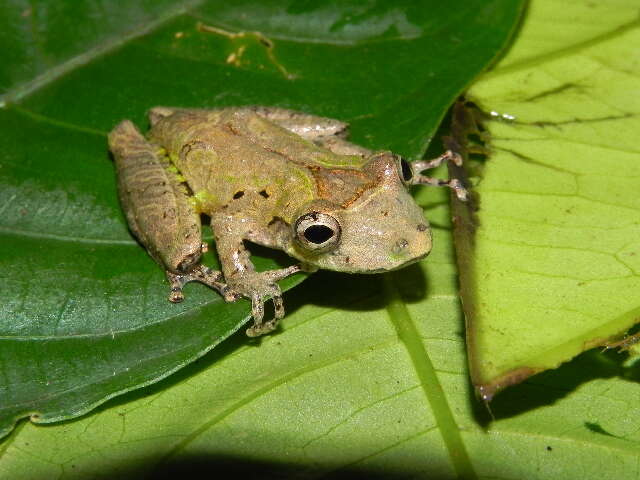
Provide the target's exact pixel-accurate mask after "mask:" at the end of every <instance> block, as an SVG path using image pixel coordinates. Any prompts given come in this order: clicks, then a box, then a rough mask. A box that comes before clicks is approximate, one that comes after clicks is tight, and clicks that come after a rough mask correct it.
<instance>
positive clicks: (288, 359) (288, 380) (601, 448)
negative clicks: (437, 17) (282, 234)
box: [0, 0, 640, 480]
mask: <svg viewBox="0 0 640 480" xmlns="http://www.w3.org/2000/svg"><path fill="white" fill-rule="evenodd" d="M540 1H541V0H538V2H540ZM304 3H306V2H304ZM301 4H302V3H301ZM448 5H449V7H450V8H451V11H452V12H454V13H458V10H456V8H455V7H451V5H450V3H449V4H448ZM543 5H547V6H548V7H549V8H552V9H553V15H552V18H551V19H552V20H554V19H558V18H561V17H562V16H566V17H568V18H579V17H578V16H577V15H576V10H575V8H576V7H580V5H581V4H576V5H567V3H566V2H553V0H548V2H547V3H544V4H543ZM585 5H587V3H586V2H585ZM588 5H589V6H590V11H591V13H590V14H588V15H585V16H583V17H582V18H581V22H582V23H587V24H589V25H591V26H592V28H593V29H594V30H593V31H592V32H590V33H589V32H587V33H588V34H587V35H586V36H584V37H581V38H580V39H579V40H582V41H583V42H584V43H587V44H588V43H591V41H593V42H596V41H597V40H598V38H599V37H600V34H601V33H603V32H606V31H608V30H611V29H612V28H613V27H612V26H611V25H609V26H607V25H605V24H603V22H602V21H601V17H602V12H601V11H600V10H598V8H595V7H597V5H598V4H597V3H594V2H589V3H588ZM538 6H539V3H537V4H536V3H534V4H533V5H532V6H531V8H530V10H529V15H528V16H527V18H526V20H525V23H524V26H523V27H524V29H523V31H524V36H523V37H521V38H520V39H519V40H517V42H516V44H515V45H514V48H513V50H512V53H511V55H519V53H518V52H523V51H524V52H531V51H532V49H533V45H534V44H539V43H540V42H536V41H534V40H531V35H535V32H536V30H539V29H543V28H544V26H545V24H546V23H549V22H550V21H551V20H549V19H548V18H544V17H543V18H541V17H540V15H541V12H540V9H539V8H537V7H538ZM569 7H571V8H569ZM609 8H610V9H611V10H613V8H612V7H609ZM574 22H575V20H574ZM283 23H286V22H283ZM624 23H625V22H624V21H622V22H620V24H621V25H622V24H624ZM465 28H467V25H465ZM567 30H569V33H570V32H571V29H569V27H568V26H567V25H566V24H565V25H564V28H559V29H558V31H557V32H554V35H552V36H547V37H546V38H545V42H548V43H545V45H546V48H547V52H548V53H549V54H550V55H552V56H553V55H559V53H557V52H558V51H559V52H562V51H563V49H558V48H557V47H555V48H554V41H555V40H556V39H557V38H558V37H560V36H561V35H564V34H567ZM624 48H625V45H618V46H617V47H616V48H614V49H612V50H611V55H610V56H609V59H610V58H617V56H618V55H621V53H620V52H622V51H624ZM614 54H615V55H614ZM511 58H513V57H511ZM629 58H632V56H629ZM508 60H509V57H507V58H506V59H505V61H508ZM476 96H477V97H478V95H476ZM479 100H480V101H482V97H480V98H479ZM483 104H484V105H485V106H487V107H490V108H493V105H492V104H491V103H490V102H486V101H485V102H484V103H483ZM507 113H509V112H507ZM418 195H419V201H420V203H421V204H422V205H423V206H424V207H425V209H426V213H427V215H428V217H429V218H430V220H432V221H433V223H434V225H435V226H436V228H435V232H434V233H435V250H434V252H433V254H432V256H431V257H430V258H429V259H427V260H426V261H425V262H423V263H422V264H420V265H419V266H415V267H412V268H409V269H406V270H403V271H401V272H397V273H396V274H394V275H393V276H392V277H391V278H389V279H388V280H386V281H385V280H383V277H360V276H354V277H350V276H345V275H336V274H331V273H326V272H324V273H320V274H318V275H316V276H314V277H313V278H311V279H309V280H308V281H307V282H305V284H304V285H303V286H301V287H299V288H297V289H295V290H293V291H291V292H290V294H289V296H288V306H289V308H290V310H291V312H290V315H289V317H288V318H287V320H286V321H285V322H284V324H283V331H284V332H283V334H281V335H273V336H269V337H266V338H264V339H263V340H262V342H261V345H260V346H259V347H255V346H251V345H249V344H247V342H246V339H245V338H244V337H242V336H241V335H236V336H234V337H232V338H231V339H229V340H228V341H227V342H225V343H224V344H222V345H221V346H220V347H218V348H217V349H215V350H214V351H213V352H211V353H210V354H209V355H207V356H205V357H203V358H202V359H200V360H199V361H198V362H197V363H196V364H191V365H189V366H187V367H186V368H184V369H182V370H181V371H180V372H178V373H177V374H175V375H173V376H171V377H169V378H168V379H166V380H164V381H162V382H160V383H158V384H156V385H154V386H150V387H147V388H145V389H142V390H140V391H138V392H132V393H128V394H126V395H125V396H123V397H121V398H120V399H117V400H115V401H114V400H112V401H111V402H109V403H108V404H105V405H104V406H102V407H100V408H99V409H98V410H97V411H96V412H95V413H94V414H92V415H90V416H86V417H84V418H81V419H79V420H75V421H71V422H66V423H64V424H59V425H54V426H42V425H33V424H31V423H26V422H25V423H22V424H21V426H20V427H19V428H18V429H16V431H15V432H14V433H13V434H12V435H11V436H10V437H8V439H7V440H6V441H5V442H4V443H3V444H2V447H1V450H0V453H1V454H2V456H1V457H0V476H3V477H6V478H16V479H26V478H29V479H34V478H36V479H39V478H51V477H56V478H63V479H64V478H123V477H126V476H130V477H132V478H140V477H142V476H143V474H150V472H155V478H174V477H178V476H179V475H183V476H184V477H186V478H189V477H190V475H189V473H190V472H193V471H194V470H196V469H197V468H204V469H206V473H207V475H210V476H214V475H216V474H220V472H221V471H223V470H226V473H227V474H229V472H228V471H229V470H230V469H231V468H233V469H235V472H236V473H237V474H238V475H244V476H247V474H252V475H253V476H254V477H262V478H292V477H294V478H299V477H321V476H324V477H329V478H352V477H354V476H357V475H360V476H361V477H365V476H366V477H367V478H370V477H373V478H376V476H378V477H383V478H389V477H390V478H396V477H411V478H429V479H432V478H436V479H444V478H455V477H456V476H462V475H463V474H465V475H466V476H467V478H473V477H475V476H477V477H480V478H486V479H496V478H500V479H514V480H515V479H523V478H526V479H550V480H551V479H553V480H556V479H580V480H583V479H587V480H590V479H594V480H596V479H597V480H601V479H603V478H619V479H627V478H629V479H631V478H636V479H637V478H638V462H639V454H638V452H639V450H640V448H639V443H640V433H639V429H638V427H637V424H638V422H637V418H638V417H639V414H640V411H639V408H640V407H639V406H638V398H640V385H639V384H638V383H637V379H638V377H639V375H638V371H637V367H636V368H635V369H634V368H633V367H626V366H624V365H623V363H622V360H623V359H624V358H623V357H621V356H612V355H601V354H599V353H598V352H594V351H591V352H588V353H586V354H583V355H581V356H580V357H578V358H577V359H576V360H574V361H572V362H570V363H568V364H565V365H563V366H561V367H560V368H559V369H557V370H555V371H551V372H545V373H542V374H540V375H537V376H535V377H533V378H531V379H530V380H528V381H527V382H525V383H523V384H521V385H518V386H515V387H513V388H511V389H509V390H507V391H506V392H504V393H503V394H501V395H499V396H498V397H497V398H496V399H495V400H494V401H493V403H492V404H491V408H492V411H493V413H494V415H495V417H496V419H495V420H494V421H492V422H491V424H489V425H487V422H488V421H489V420H490V419H489V418H488V415H487V414H486V412H485V410H484V408H483V407H482V405H479V404H478V402H477V400H476V399H475V398H474V397H473V393H472V389H471V388H470V386H469V383H468V378H467V371H466V368H465V356H464V344H463V339H462V333H461V330H462V315H461V313H460V309H459V306H458V299H457V289H458V287H457V282H456V276H457V274H456V270H455V268H454V266H453V250H452V248H451V241H452V239H451V235H450V233H449V221H448V218H449V209H448V208H447V207H446V203H447V194H446V192H438V191H434V190H430V191H429V190H427V189H424V190H422V191H420V192H419V194H418ZM614 293H615V292H614ZM398 294H400V296H398ZM427 352H428V355H427ZM431 363H432V364H433V367H434V368H435V371H436V373H435V374H434V373H433V371H432V370H431V368H430V365H431ZM450 413H451V414H452V415H450ZM465 452H466V453H467V454H468V457H470V459H471V462H470V463H467V462H465V460H464V459H465ZM256 472H257V473H256Z"/></svg>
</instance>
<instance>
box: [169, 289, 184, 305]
mask: <svg viewBox="0 0 640 480" xmlns="http://www.w3.org/2000/svg"><path fill="white" fill-rule="evenodd" d="M183 300H184V294H183V293H182V289H181V288H179V287H174V288H172V289H171V291H170V292H169V301H170V302H172V303H180V302H181V301H183Z"/></svg>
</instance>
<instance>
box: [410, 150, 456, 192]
mask: <svg viewBox="0 0 640 480" xmlns="http://www.w3.org/2000/svg"><path fill="white" fill-rule="evenodd" d="M447 161H449V162H453V164H454V165H457V166H459V167H460V166H462V157H461V156H460V155H459V154H458V153H456V152H453V151H451V150H447V151H446V152H444V153H443V154H442V155H440V156H439V157H436V158H434V159H431V160H419V161H417V162H413V163H412V164H411V167H410V168H411V170H412V175H411V178H410V179H409V180H408V183H411V184H412V185H420V184H426V185H433V186H437V187H449V188H450V189H452V190H453V191H454V192H455V194H456V196H457V197H458V199H460V200H462V201H463V202H464V201H466V200H467V197H468V192H467V189H466V188H464V186H463V185H462V182H460V180H458V179H457V178H452V179H451V180H442V179H440V178H433V177H428V176H426V175H423V174H422V172H423V171H424V170H429V169H431V168H436V167H438V166H440V165H441V164H442V163H443V162H447Z"/></svg>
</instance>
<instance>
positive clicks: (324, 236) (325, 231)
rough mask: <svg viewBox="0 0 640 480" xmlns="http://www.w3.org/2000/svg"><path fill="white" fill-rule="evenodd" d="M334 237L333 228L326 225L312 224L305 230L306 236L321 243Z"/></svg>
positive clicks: (313, 241) (317, 243)
mask: <svg viewBox="0 0 640 480" xmlns="http://www.w3.org/2000/svg"><path fill="white" fill-rule="evenodd" d="M331 237H333V230H331V229H330V228H329V227H327V226H326V225H311V226H310V227H308V228H307V229H306V230H305V231H304V238H306V239H307V240H309V241H310V242H311V243H315V244H316V245H319V244H321V243H324V242H326V241H327V240H329V239H330V238H331Z"/></svg>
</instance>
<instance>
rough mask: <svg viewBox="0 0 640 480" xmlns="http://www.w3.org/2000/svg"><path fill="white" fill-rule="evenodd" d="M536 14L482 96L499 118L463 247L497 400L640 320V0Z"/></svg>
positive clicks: (480, 381) (475, 342)
mask: <svg viewBox="0 0 640 480" xmlns="http://www.w3.org/2000/svg"><path fill="white" fill-rule="evenodd" d="M614 5H615V7H614ZM529 15H530V17H529V18H530V19H529V21H528V22H527V24H526V26H525V28H524V29H523V30H522V32H521V34H520V36H519V39H518V47H517V48H514V49H513V50H512V51H511V53H510V54H509V55H507V56H506V57H505V58H504V59H503V61H502V62H501V63H500V65H499V66H498V67H497V68H496V69H494V70H493V71H492V72H490V73H489V74H487V75H485V76H484V77H483V78H482V79H481V81H480V82H478V83H477V84H476V85H474V86H473V88H472V89H471V92H470V95H471V96H472V98H473V99H474V100H475V101H476V102H477V103H478V104H479V105H481V107H482V108H483V109H484V110H486V111H487V112H492V115H493V116H494V120H492V121H490V122H489V123H488V125H487V126H488V128H489V133H490V135H491V139H490V146H491V148H492V150H493V154H492V155H491V156H490V158H489V159H488V161H487V162H486V163H485V165H484V167H482V168H481V169H480V170H479V171H478V175H479V179H478V181H477V187H476V192H477V194H478V197H479V200H480V207H479V211H478V212H477V218H476V220H477V223H478V228H477V230H476V231H475V236H474V247H473V249H465V248H462V249H461V252H460V253H461V260H462V262H463V263H466V264H467V265H469V266H470V268H469V270H465V271H464V273H463V275H462V280H461V282H462V292H463V303H464V304H465V307H466V310H467V318H468V325H469V331H468V338H469V351H470V354H471V359H470V361H471V370H472V377H473V382H474V384H476V386H477V387H478V388H479V390H480V391H481V393H482V394H483V395H484V396H485V397H486V398H491V396H492V395H493V394H494V393H495V391H496V390H498V389H500V388H503V387H504V386H507V385H510V384H513V383H516V382H519V381H522V380H524V379H525V378H526V377H528V376H529V375H531V374H533V373H536V372H539V371H541V370H545V369H549V368H555V367H557V366H558V365H559V364H560V363H562V362H566V361H567V360H569V359H571V358H573V357H574V356H576V355H578V354H579V353H580V352H582V351H584V350H586V349H589V348H592V347H594V346H597V345H603V344H605V343H606V342H608V341H610V340H611V339H612V337H615V336H616V335H620V334H622V333H623V332H625V331H626V330H628V329H629V328H630V327H631V326H632V325H633V324H634V323H636V322H638V320H639V319H640V300H639V296H638V292H640V240H639V238H640V200H639V198H640V197H638V187H640V151H639V150H638V146H637V132H638V131H639V129H640V120H639V119H638V113H640V100H639V98H640V97H639V96H638V83H639V80H640V78H639V77H640V63H638V61H637V58H638V56H637V46H638V44H639V42H640V20H639V18H638V5H637V2H634V1H631V0H629V1H616V2H605V3H602V4H597V5H596V4H590V3H588V2H571V3H570V4H567V5H566V6H565V8H562V9H560V8H559V7H558V6H557V5H556V4H555V3H554V2H551V1H538V2H534V3H532V5H531V11H530V12H529ZM596 19H597V21H596ZM509 119H512V120H509Z"/></svg>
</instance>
